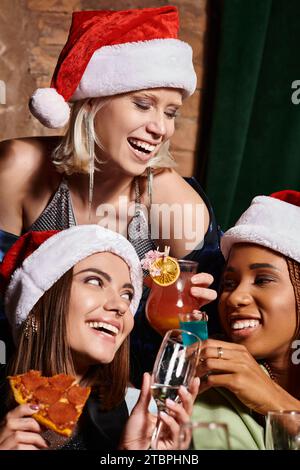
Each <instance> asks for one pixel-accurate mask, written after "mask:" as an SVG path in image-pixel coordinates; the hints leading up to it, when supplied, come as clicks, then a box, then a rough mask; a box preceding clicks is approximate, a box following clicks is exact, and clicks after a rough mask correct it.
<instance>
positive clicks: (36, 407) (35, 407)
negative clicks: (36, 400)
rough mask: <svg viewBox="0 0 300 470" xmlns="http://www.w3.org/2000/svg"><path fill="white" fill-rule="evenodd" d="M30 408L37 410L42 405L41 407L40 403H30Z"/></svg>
mask: <svg viewBox="0 0 300 470" xmlns="http://www.w3.org/2000/svg"><path fill="white" fill-rule="evenodd" d="M30 408H31V409H32V410H35V411H37V410H38V409H39V408H40V407H39V405H30Z"/></svg>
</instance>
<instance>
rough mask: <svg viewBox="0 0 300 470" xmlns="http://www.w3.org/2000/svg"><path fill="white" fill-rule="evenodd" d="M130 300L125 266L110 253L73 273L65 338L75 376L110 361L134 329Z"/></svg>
mask: <svg viewBox="0 0 300 470" xmlns="http://www.w3.org/2000/svg"><path fill="white" fill-rule="evenodd" d="M132 297H133V286H132V284H131V281H130V275H129V268H128V266H127V264H126V263H125V262H124V261H123V260H122V259H121V258H120V257H119V256H117V255H114V254H112V253H97V254H94V255H92V256H89V257H88V258H86V259H84V260H83V261H81V262H79V263H77V264H76V266H75V267H74V270H73V280H72V286H71V296H70V304H69V314H68V320H67V337H68V343H69V346H70V348H71V351H72V356H73V361H74V366H75V369H76V372H77V373H84V371H85V370H86V369H87V368H88V367H89V366H91V365H94V364H99V363H109V362H111V361H112V360H113V358H114V356H115V353H116V351H117V350H118V349H119V347H120V346H121V344H122V343H123V341H124V340H125V338H126V337H127V336H128V335H129V333H130V331H131V330H132V328H133V322H134V320H133V315H132V313H131V312H130V310H129V306H130V302H131V299H132Z"/></svg>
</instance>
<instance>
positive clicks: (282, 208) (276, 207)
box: [221, 196, 300, 263]
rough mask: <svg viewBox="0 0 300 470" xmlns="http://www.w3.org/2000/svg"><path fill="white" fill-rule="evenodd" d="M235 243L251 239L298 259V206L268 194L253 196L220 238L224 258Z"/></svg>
mask: <svg viewBox="0 0 300 470" xmlns="http://www.w3.org/2000/svg"><path fill="white" fill-rule="evenodd" d="M235 243H254V244H257V245H262V246H265V247H266V248H270V249H271V250H274V251H277V252H278V253H281V254H283V255H285V256H287V257H289V258H291V259H293V260H295V261H297V262H298V263H300V207H298V206H295V205H293V204H290V203H287V202H285V201H281V200H279V199H276V198H273V197H269V196H257V197H255V198H254V199H253V201H252V203H251V205H250V207H249V208H248V209H247V210H246V211H245V212H244V213H243V215H242V216H241V217H240V219H239V220H238V221H237V223H236V224H235V226H234V227H232V228H230V229H229V230H227V232H225V234H224V235H223V237H222V239H221V250H222V253H223V255H224V257H225V259H227V258H228V256H229V253H230V249H231V247H232V245H234V244H235Z"/></svg>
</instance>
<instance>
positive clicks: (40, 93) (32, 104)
mask: <svg viewBox="0 0 300 470" xmlns="http://www.w3.org/2000/svg"><path fill="white" fill-rule="evenodd" d="M29 108H30V111H31V112H32V114H33V115H34V117H36V118H37V119H38V120H39V121H40V122H41V123H42V124H44V126H46V127H50V128H52V129H58V128H59V127H63V126H65V125H66V124H67V123H68V121H69V118H70V107H69V105H68V103H66V101H65V99H64V97H63V96H61V95H60V94H59V93H57V91H56V90H55V88H38V89H37V90H36V91H35V92H34V93H33V95H32V97H31V99H30V101H29Z"/></svg>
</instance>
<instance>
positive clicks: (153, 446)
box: [150, 411, 163, 450]
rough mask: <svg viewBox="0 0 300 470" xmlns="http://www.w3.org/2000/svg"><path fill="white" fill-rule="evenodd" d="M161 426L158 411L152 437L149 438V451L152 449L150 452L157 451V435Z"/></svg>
mask: <svg viewBox="0 0 300 470" xmlns="http://www.w3.org/2000/svg"><path fill="white" fill-rule="evenodd" d="M162 424H163V422H162V420H161V419H160V411H158V415H157V421H156V425H155V428H154V431H153V433H152V436H151V444H150V449H152V450H156V449H157V441H158V437H159V433H160V431H161V427H162Z"/></svg>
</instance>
